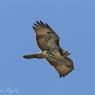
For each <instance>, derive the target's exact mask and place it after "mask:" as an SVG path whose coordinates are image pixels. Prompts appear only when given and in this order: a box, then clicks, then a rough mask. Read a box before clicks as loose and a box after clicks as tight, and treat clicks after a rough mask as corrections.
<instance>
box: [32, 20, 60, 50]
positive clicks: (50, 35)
mask: <svg viewBox="0 0 95 95" xmlns="http://www.w3.org/2000/svg"><path fill="white" fill-rule="evenodd" d="M33 29H34V31H35V33H36V41H37V44H38V46H39V48H40V49H42V50H46V49H49V48H60V46H59V37H58V35H57V34H56V33H55V32H54V31H53V29H52V28H51V27H50V26H49V25H48V24H47V23H45V24H44V23H43V22H42V21H36V23H34V26H33Z"/></svg>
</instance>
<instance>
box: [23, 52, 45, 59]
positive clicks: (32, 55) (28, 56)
mask: <svg viewBox="0 0 95 95" xmlns="http://www.w3.org/2000/svg"><path fill="white" fill-rule="evenodd" d="M23 58H25V59H32V58H39V59H40V58H45V57H44V55H43V54H42V53H38V54H31V55H24V56H23Z"/></svg>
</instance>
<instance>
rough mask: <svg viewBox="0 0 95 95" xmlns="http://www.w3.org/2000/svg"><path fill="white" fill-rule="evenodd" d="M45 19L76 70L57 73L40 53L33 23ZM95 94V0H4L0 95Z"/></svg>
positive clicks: (0, 4)
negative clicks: (62, 75) (31, 56)
mask: <svg viewBox="0 0 95 95" xmlns="http://www.w3.org/2000/svg"><path fill="white" fill-rule="evenodd" d="M36 20H42V21H43V22H47V23H48V24H49V25H50V26H51V27H52V28H53V29H54V30H55V31H56V33H57V34H58V35H59V36H60V39H61V40H60V45H61V47H62V48H64V49H65V50H68V51H69V52H71V55H70V58H72V59H73V62H74V66H75V70H73V71H72V72H71V73H70V74H69V75H68V76H66V77H65V78H59V75H58V73H57V72H56V71H55V69H53V68H52V66H50V65H49V64H48V62H47V61H46V60H39V59H33V60H25V59H23V58H22V56H23V55H24V54H30V53H36V52H39V51H40V49H39V48H38V47H37V45H36V44H35V34H34V32H33V29H32V25H33V23H34V22H35V21H36ZM8 88H10V89H11V90H14V89H15V88H16V89H17V90H18V91H17V92H16V91H15V93H13V94H12V95H95V0H0V90H2V91H1V92H0V95H11V92H10V93H8V91H7V90H8Z"/></svg>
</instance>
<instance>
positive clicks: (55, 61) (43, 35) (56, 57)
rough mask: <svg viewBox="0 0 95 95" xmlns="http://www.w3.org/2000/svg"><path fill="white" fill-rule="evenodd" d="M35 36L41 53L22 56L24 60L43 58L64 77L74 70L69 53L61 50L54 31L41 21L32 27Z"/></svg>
mask: <svg viewBox="0 0 95 95" xmlns="http://www.w3.org/2000/svg"><path fill="white" fill-rule="evenodd" d="M33 29H34V31H35V34H36V41H37V44H38V46H39V48H40V49H41V53H38V54H30V55H24V56H23V57H24V58H25V59H32V58H39V59H40V58H45V59H46V60H47V61H48V62H49V64H51V65H52V66H53V67H54V68H55V69H56V70H57V72H58V73H59V76H60V77H62V76H63V77H64V76H65V75H67V74H68V73H69V72H71V71H72V70H73V69H74V66H73V61H72V60H71V59H70V58H69V57H68V55H70V53H69V52H68V51H65V50H63V49H61V47H60V45H59V40H60V39H59V36H58V35H57V34H56V33H55V32H54V30H53V29H52V28H51V27H50V26H49V25H48V24H47V23H43V22H42V21H36V23H34V25H33Z"/></svg>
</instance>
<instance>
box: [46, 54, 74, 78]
mask: <svg viewBox="0 0 95 95" xmlns="http://www.w3.org/2000/svg"><path fill="white" fill-rule="evenodd" d="M54 56H56V57H54ZM54 56H53V57H52V56H48V57H47V58H46V60H47V61H48V62H49V63H50V64H51V65H52V66H53V67H54V68H55V69H56V70H57V72H58V73H59V75H60V77H62V76H63V77H64V76H65V75H67V74H68V73H69V72H71V71H72V70H73V69H74V66H73V61H72V60H71V59H70V58H68V57H63V56H61V57H60V56H58V55H56V54H55V55H54Z"/></svg>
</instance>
